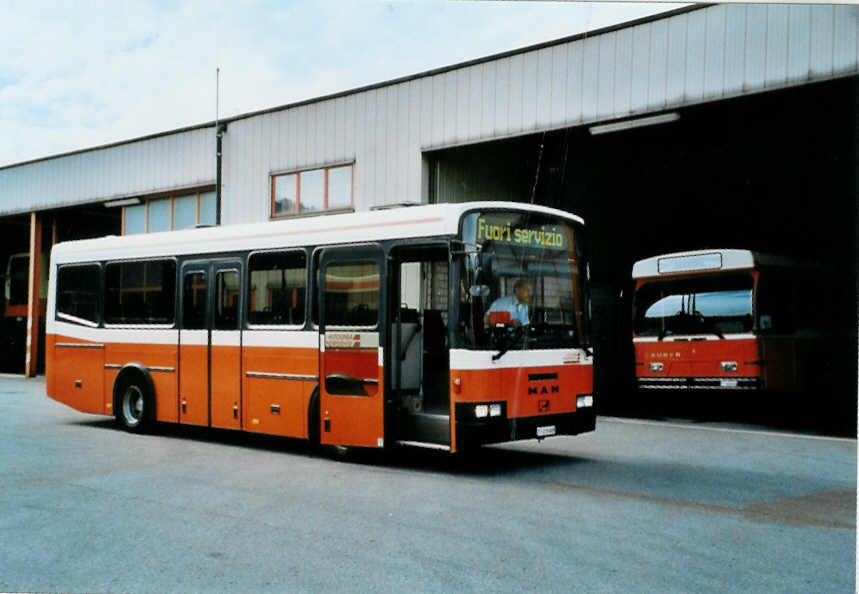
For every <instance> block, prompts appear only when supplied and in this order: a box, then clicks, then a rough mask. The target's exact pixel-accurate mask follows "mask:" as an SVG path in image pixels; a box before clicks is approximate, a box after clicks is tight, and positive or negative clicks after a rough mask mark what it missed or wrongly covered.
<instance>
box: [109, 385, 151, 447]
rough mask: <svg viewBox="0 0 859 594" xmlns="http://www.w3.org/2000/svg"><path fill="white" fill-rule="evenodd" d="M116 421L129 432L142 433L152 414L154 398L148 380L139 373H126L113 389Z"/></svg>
mask: <svg viewBox="0 0 859 594" xmlns="http://www.w3.org/2000/svg"><path fill="white" fill-rule="evenodd" d="M113 400H114V402H113V410H114V414H115V416H116V422H117V423H118V424H119V426H120V427H122V428H123V429H125V430H126V431H128V432H129V433H142V432H143V431H144V430H145V429H146V428H147V427H148V426H149V424H150V421H151V419H152V417H153V416H154V415H153V413H154V400H153V398H152V391H151V389H150V387H149V386H148V382H146V381H144V380H143V378H142V377H141V376H140V374H126V375H125V376H124V377H122V378H121V379H120V380H119V381H118V382H117V385H116V389H115V390H114V399H113Z"/></svg>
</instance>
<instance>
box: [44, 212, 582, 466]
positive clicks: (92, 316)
mask: <svg viewBox="0 0 859 594" xmlns="http://www.w3.org/2000/svg"><path fill="white" fill-rule="evenodd" d="M583 232H584V225H583V222H582V220H581V219H580V218H578V217H576V216H574V215H571V214H569V213H566V212H563V211H559V210H555V209H550V208H545V207H539V206H529V205H523V204H518V203H499V202H473V203H465V204H439V205H423V206H412V207H401V208H391V209H379V210H374V211H369V212H362V213H348V214H331V215H325V216H317V217H308V218H296V219H292V220H283V221H273V222H267V223H260V224H253V225H234V226H229V227H212V228H201V229H193V230H185V231H173V232H166V233H152V234H146V235H132V236H124V237H104V238H100V239H92V240H85V241H75V242H67V243H61V244H57V245H56V246H54V248H53V251H52V254H51V267H50V283H49V294H48V313H47V317H48V326H47V341H46V342H47V393H48V395H49V396H50V397H51V398H54V399H55V400H58V401H60V402H63V403H65V404H67V405H69V406H71V407H73V408H75V409H77V410H79V411H82V412H87V413H96V414H106V415H114V416H115V417H116V419H117V421H118V423H119V424H120V425H121V426H123V427H125V428H126V429H128V430H130V431H138V430H140V429H142V428H143V427H144V426H145V425H147V424H148V423H150V422H152V421H161V422H167V423H184V424H189V425H199V426H210V427H218V428H226V429H236V430H244V431H252V432H259V433H266V434H273V435H281V436H288V437H294V438H304V439H309V440H313V441H317V442H320V443H322V444H330V445H337V446H361V447H370V448H383V447H387V446H391V445H395V444H404V445H415V446H424V447H429V448H435V449H439V450H446V451H450V452H456V451H461V450H462V449H463V448H466V447H469V446H473V445H480V444H484V443H493V442H502V441H512V440H519V439H528V438H543V437H547V436H550V435H561V434H567V435H573V434H578V433H582V432H586V431H591V430H593V429H594V425H595V415H594V408H593V395H592V385H593V357H592V351H591V350H590V347H589V338H588V337H589V316H588V284H587V276H588V268H587V261H586V259H585V253H584V249H583ZM523 279H524V281H527V282H528V283H529V285H530V288H531V296H530V300H529V301H528V302H527V303H524V304H522V306H521V307H524V308H527V311H528V314H529V320H528V321H529V323H527V324H517V323H514V322H513V321H511V320H510V319H509V316H507V317H505V316H504V315H503V313H502V314H498V312H492V315H491V316H490V315H487V314H488V313H489V312H490V310H491V309H492V308H493V303H494V301H495V300H496V299H498V298H503V297H508V298H509V297H510V296H512V295H513V293H514V285H517V283H519V284H521V283H522V282H523ZM489 317H491V318H492V320H491V323H490V322H489V321H487V320H488V318H489Z"/></svg>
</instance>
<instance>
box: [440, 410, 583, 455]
mask: <svg viewBox="0 0 859 594" xmlns="http://www.w3.org/2000/svg"><path fill="white" fill-rule="evenodd" d="M471 406H472V405H470V404H469V403H457V405H456V412H457V420H456V447H457V449H458V450H463V449H467V448H469V447H475V446H479V445H483V444H489V443H499V442H503V441H517V440H520V439H542V438H544V437H551V436H553V435H578V434H580V433H587V432H588V431H593V430H594V429H595V428H596V411H595V410H594V408H593V407H588V408H583V409H579V410H577V411H576V412H571V413H561V414H555V415H540V416H536V417H519V418H514V419H508V418H506V417H498V418H484V419H469V418H468V417H467V413H466V411H467V409H468V408H470V407H471ZM460 409H462V412H463V414H460Z"/></svg>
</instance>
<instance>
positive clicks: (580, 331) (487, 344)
mask: <svg viewBox="0 0 859 594" xmlns="http://www.w3.org/2000/svg"><path fill="white" fill-rule="evenodd" d="M462 240H463V242H464V247H465V249H464V250H463V252H462V255H461V263H460V270H461V273H460V284H461V287H460V303H461V311H460V330H461V338H462V342H463V344H464V345H465V346H467V347H469V348H474V349H493V350H499V351H506V350H510V349H526V348H543V349H547V348H562V347H571V346H586V345H587V344H588V342H589V339H588V336H587V332H588V320H587V316H586V315H585V312H586V311H587V309H586V299H587V294H586V282H585V281H586V276H587V266H586V263H585V259H584V256H583V252H582V229H581V227H579V226H576V225H574V224H573V223H571V222H569V221H566V220H564V219H559V218H555V217H550V216H546V215H542V214H537V213H525V212H515V211H514V212H511V211H487V212H474V213H469V214H467V215H466V216H465V217H464V218H463V223H462Z"/></svg>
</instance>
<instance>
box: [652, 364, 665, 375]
mask: <svg viewBox="0 0 859 594" xmlns="http://www.w3.org/2000/svg"><path fill="white" fill-rule="evenodd" d="M663 369H665V366H664V365H663V364H662V363H660V362H659V361H654V362H653V363H651V364H650V371H655V372H657V373H658V372H660V371H662V370H663Z"/></svg>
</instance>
